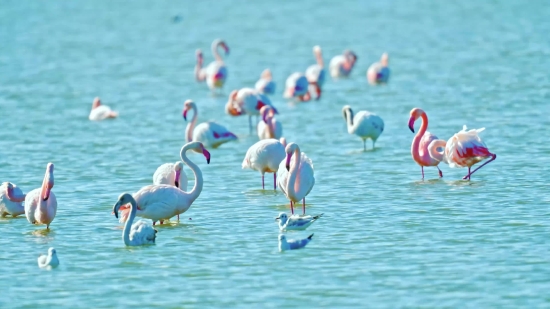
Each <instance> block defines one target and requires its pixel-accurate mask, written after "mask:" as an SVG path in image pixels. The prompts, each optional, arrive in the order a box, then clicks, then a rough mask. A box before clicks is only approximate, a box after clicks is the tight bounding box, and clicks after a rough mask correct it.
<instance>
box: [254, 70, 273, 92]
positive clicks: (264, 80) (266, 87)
mask: <svg viewBox="0 0 550 309" xmlns="http://www.w3.org/2000/svg"><path fill="white" fill-rule="evenodd" d="M254 88H256V90H257V91H258V92H260V93H264V94H274V93H275V82H274V81H273V80H272V77H271V71H270V70H269V69H266V70H264V71H263V72H262V75H261V77H260V79H259V80H258V81H257V82H256V84H255V85H254Z"/></svg>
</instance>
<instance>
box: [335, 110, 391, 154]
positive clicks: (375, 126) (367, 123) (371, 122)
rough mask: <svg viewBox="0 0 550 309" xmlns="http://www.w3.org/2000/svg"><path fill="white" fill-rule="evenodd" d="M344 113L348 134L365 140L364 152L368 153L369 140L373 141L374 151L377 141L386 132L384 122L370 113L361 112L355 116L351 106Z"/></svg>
mask: <svg viewBox="0 0 550 309" xmlns="http://www.w3.org/2000/svg"><path fill="white" fill-rule="evenodd" d="M342 113H344V119H346V124H347V127H348V133H349V134H355V135H357V136H359V137H360V138H361V139H362V140H363V150H365V151H367V139H369V138H370V139H371V140H372V149H374V144H375V143H376V140H377V139H378V137H379V136H380V134H382V132H384V120H382V118H380V117H379V116H378V115H376V114H373V113H371V112H368V111H360V112H358V113H357V114H356V115H355V116H354V115H353V110H352V109H351V106H349V105H346V106H344V107H343V108H342Z"/></svg>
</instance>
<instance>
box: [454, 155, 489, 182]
mask: <svg viewBox="0 0 550 309" xmlns="http://www.w3.org/2000/svg"><path fill="white" fill-rule="evenodd" d="M496 158H497V155H496V154H494V153H493V154H491V159H490V160H489V161H487V162H485V163H483V164H482V165H481V166H480V167H478V168H476V169H475V170H473V171H472V172H470V169H469V168H468V175H466V176H468V179H471V176H472V174H473V173H475V172H476V171H477V170H478V169H480V168H482V167H483V166H485V165H486V164H488V163H489V162H491V161H494V160H495V159H496ZM466 176H464V178H462V179H466Z"/></svg>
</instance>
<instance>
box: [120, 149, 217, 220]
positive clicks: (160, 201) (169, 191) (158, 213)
mask: <svg viewBox="0 0 550 309" xmlns="http://www.w3.org/2000/svg"><path fill="white" fill-rule="evenodd" d="M188 150H193V151H195V152H198V153H202V154H203V155H204V157H205V158H206V163H210V153H209V152H208V150H206V149H205V148H204V146H203V144H202V143H201V142H191V143H187V144H185V145H184V146H183V147H182V148H181V151H180V157H181V160H182V161H183V163H185V164H186V165H187V166H188V167H189V168H190V169H191V170H192V171H193V174H194V175H195V185H194V186H193V189H191V191H189V192H184V191H182V190H180V189H178V188H176V187H175V186H172V185H148V186H145V187H143V188H141V189H140V190H139V191H138V192H136V193H134V194H133V195H128V196H125V201H127V200H129V199H130V198H131V199H133V200H135V202H136V205H137V211H136V216H138V217H143V218H147V219H151V220H153V225H155V224H156V222H157V221H160V223H161V224H162V223H163V221H164V220H167V219H170V218H172V217H174V216H177V215H180V214H182V213H184V212H186V211H187V210H188V209H189V207H191V204H193V202H194V201H195V200H196V199H197V197H199V195H200V194H201V191H202V185H203V178H202V172H201V170H200V168H199V167H198V166H197V165H196V164H195V163H193V162H191V160H189V159H188V158H187V155H186V153H187V151H188ZM123 195H124V194H123ZM123 195H121V196H120V197H122V196H123ZM119 202H120V204H121V205H120V207H119V208H120V209H119V211H120V212H121V217H120V220H119V222H121V223H124V222H126V220H127V219H128V215H129V211H130V209H129V208H128V207H127V206H125V205H126V204H127V203H126V204H124V203H122V202H121V201H120V200H119ZM117 203H118V202H117ZM128 203H129V202H128ZM115 206H116V205H115Z"/></svg>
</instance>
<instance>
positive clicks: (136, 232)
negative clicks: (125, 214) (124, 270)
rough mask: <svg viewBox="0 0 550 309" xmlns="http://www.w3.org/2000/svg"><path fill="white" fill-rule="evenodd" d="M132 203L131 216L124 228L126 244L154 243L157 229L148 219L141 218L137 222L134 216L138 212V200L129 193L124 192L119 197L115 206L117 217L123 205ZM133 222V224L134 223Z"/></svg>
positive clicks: (123, 233) (141, 244)
mask: <svg viewBox="0 0 550 309" xmlns="http://www.w3.org/2000/svg"><path fill="white" fill-rule="evenodd" d="M128 203H130V205H131V206H130V216H129V218H128V219H127V220H126V223H125V224H124V230H123V231H122V240H123V241H124V244H125V245H126V246H143V245H154V244H155V238H156V237H157V230H155V229H154V228H153V227H152V226H151V225H150V224H149V223H148V222H147V221H145V220H139V221H137V222H136V223H133V222H134V218H135V217H136V213H137V204H136V200H135V199H134V198H132V196H131V195H130V194H128V193H123V194H121V195H120V196H119V197H118V201H117V203H116V204H115V206H114V207H113V212H114V213H115V217H116V218H118V211H119V209H120V207H121V206H122V205H127V204H128ZM132 223H133V224H132Z"/></svg>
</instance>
